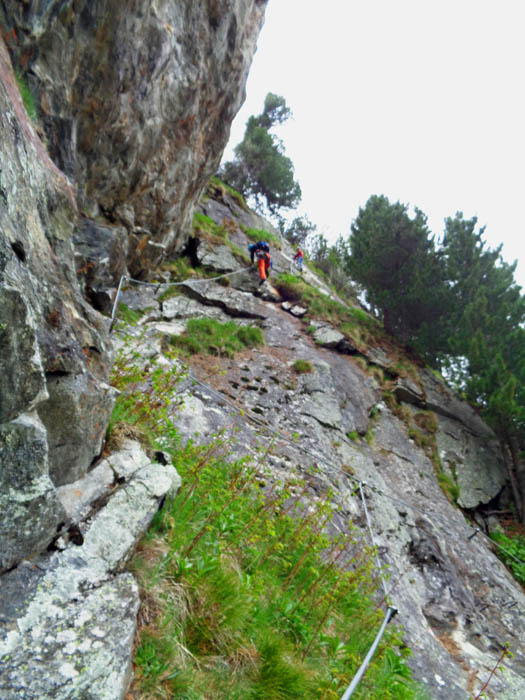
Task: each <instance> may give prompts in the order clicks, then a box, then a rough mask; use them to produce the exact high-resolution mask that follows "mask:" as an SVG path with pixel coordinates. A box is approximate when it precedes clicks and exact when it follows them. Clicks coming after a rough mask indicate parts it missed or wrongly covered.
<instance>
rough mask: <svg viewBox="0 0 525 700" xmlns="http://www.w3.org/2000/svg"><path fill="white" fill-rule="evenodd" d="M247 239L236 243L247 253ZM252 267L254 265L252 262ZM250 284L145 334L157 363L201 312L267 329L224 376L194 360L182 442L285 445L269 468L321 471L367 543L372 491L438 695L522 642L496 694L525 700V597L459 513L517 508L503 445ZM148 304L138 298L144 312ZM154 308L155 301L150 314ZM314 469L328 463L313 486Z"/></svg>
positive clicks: (449, 694) (409, 625) (394, 591)
mask: <svg viewBox="0 0 525 700" xmlns="http://www.w3.org/2000/svg"><path fill="white" fill-rule="evenodd" d="M221 206H222V205H221ZM208 207H209V205H208ZM212 210H213V208H212V207H209V211H212ZM222 213H223V212H222V211H221V214H222ZM247 242H248V241H247V239H244V240H243V239H242V236H241V233H239V232H237V234H236V245H238V246H239V247H244V246H246V245H247ZM272 252H273V251H272ZM290 254H291V251H290V250H289V249H288V247H287V245H286V243H284V242H283V243H282V250H281V251H280V252H278V253H277V254H276V255H275V257H274V261H275V267H276V271H277V272H278V271H279V269H286V267H287V265H286V263H287V260H286V258H287V257H288V256H290ZM238 265H239V269H242V266H243V265H244V262H241V261H239V263H238ZM252 277H253V275H252ZM252 277H250V274H249V273H241V274H235V275H233V274H232V275H231V279H232V280H233V279H235V280H236V281H235V287H234V286H233V285H232V286H230V287H226V288H225V287H223V286H221V285H220V284H219V282H220V280H219V282H212V281H209V280H205V279H202V280H198V279H193V280H191V281H189V282H186V283H184V284H182V285H180V287H179V291H180V292H181V295H179V296H176V297H173V298H172V299H169V300H166V301H165V302H163V303H162V305H161V306H160V309H157V310H156V311H155V313H156V314H157V315H158V314H159V313H160V315H161V316H162V317H164V321H161V322H159V318H158V317H157V318H156V319H153V320H148V318H147V315H145V316H144V317H143V318H144V322H143V323H142V321H141V326H140V336H137V342H138V343H139V345H138V346H137V347H140V343H143V340H142V338H143V337H146V338H147V339H148V340H147V346H148V352H153V353H154V354H155V353H157V354H158V355H159V358H160V356H161V355H162V347H163V345H162V343H157V344H156V345H154V343H153V339H154V338H155V336H159V334H160V335H163V334H164V333H167V334H170V333H172V332H174V331H175V332H178V333H182V332H183V331H184V326H185V324H186V322H187V320H188V318H190V317H192V316H194V317H210V318H217V319H219V320H226V319H228V318H230V319H232V320H234V321H235V322H236V323H240V324H245V323H250V324H252V325H258V326H259V327H260V328H262V329H263V331H264V334H265V339H266V346H265V347H262V348H261V347H260V348H258V349H257V350H256V351H254V352H246V353H244V354H243V356H242V359H237V358H235V359H229V358H217V357H214V358H213V363H212V364H213V367H214V369H215V371H214V372H213V373H211V374H210V372H209V366H207V369H204V368H201V364H200V363H195V365H194V367H193V368H192V370H191V374H190V376H189V377H188V379H187V381H186V383H185V385H183V387H182V389H181V391H182V396H181V399H182V400H181V402H180V404H179V405H178V406H177V408H174V409H173V420H174V421H175V422H176V423H177V425H178V427H179V430H180V433H181V435H182V436H184V438H185V439H192V440H193V441H196V442H201V443H208V442H209V440H210V436H211V435H213V434H217V433H219V434H221V439H225V440H226V444H227V446H228V454H229V455H234V456H235V457H240V456H246V455H252V456H253V457H254V458H255V457H256V456H257V455H258V454H259V448H260V446H261V445H265V446H266V447H267V445H268V436H271V442H272V448H271V449H270V450H269V454H268V455H267V458H266V463H267V466H268V467H269V468H270V469H271V470H272V472H273V473H274V474H275V476H276V478H279V479H282V478H286V476H287V475H289V474H290V473H291V472H292V471H293V470H298V471H299V472H303V473H309V474H310V476H309V477H308V478H309V483H310V495H311V496H312V497H313V498H315V497H316V496H317V495H318V494H319V493H320V492H326V489H327V488H332V489H333V490H334V493H335V496H334V498H335V499H336V501H337V502H338V503H339V505H340V506H341V511H340V514H339V515H340V518H339V517H338V519H337V522H335V521H334V523H333V526H334V527H336V528H343V527H346V523H347V522H348V521H349V520H350V521H351V522H352V523H353V524H354V525H357V526H358V527H360V528H362V532H363V537H364V538H365V541H367V542H369V537H370V533H369V530H368V527H367V520H366V517H365V512H364V506H363V503H362V500H361V498H360V494H359V490H358V489H357V486H358V485H359V484H361V486H362V490H363V495H364V497H365V499H366V503H367V508H368V512H369V516H370V520H371V527H372V532H373V536H374V539H375V542H376V545H377V548H378V553H379V558H380V561H381V564H382V565H383V566H384V567H385V571H386V570H387V567H388V577H386V578H385V585H386V588H387V593H388V597H389V599H390V600H391V601H392V604H393V605H394V606H395V607H396V608H397V609H398V610H399V618H398V619H399V621H400V623H401V624H402V625H403V630H404V639H405V641H406V643H407V645H408V646H410V647H411V648H412V650H413V656H412V659H411V662H410V663H411V665H412V668H413V670H414V674H415V677H416V678H417V679H419V680H420V681H421V682H422V683H423V684H424V685H425V687H426V689H427V692H428V693H429V697H432V698H435V699H436V700H438V699H443V700H467V699H468V698H469V697H472V696H473V695H476V693H477V692H479V691H480V689H481V687H482V686H483V684H484V683H485V681H486V680H488V678H489V676H490V674H491V671H492V670H493V668H494V666H495V664H496V662H497V659H498V657H499V655H500V653H501V650H502V648H503V645H504V644H505V642H509V643H510V645H511V647H512V649H513V651H514V652H515V655H514V658H513V659H512V660H511V661H506V662H505V666H506V668H505V671H504V673H501V674H500V673H497V674H496V676H495V677H493V678H492V679H491V682H490V686H489V691H488V692H489V697H493V698H498V700H521V698H522V696H523V687H524V686H525V655H524V653H523V649H524V648H525V646H524V645H525V631H524V629H523V625H522V624H521V621H520V620H521V617H522V616H523V614H524V613H525V596H524V595H523V591H522V590H521V588H520V586H519V585H518V584H517V583H516V582H515V581H514V579H513V578H512V577H511V576H510V574H509V573H508V572H507V570H506V569H505V567H504V566H503V565H502V564H501V562H500V561H499V560H498V559H497V558H496V556H495V554H494V552H493V551H492V548H491V546H490V543H489V541H488V540H487V538H486V537H485V535H483V534H482V533H478V534H477V535H476V529H475V528H473V526H472V525H470V524H469V522H468V520H467V519H466V518H465V516H464V514H463V512H462V511H461V510H460V509H459V508H458V505H459V506H462V507H464V508H467V509H475V508H476V507H479V506H482V505H483V504H485V503H487V502H489V501H493V499H494V498H498V497H499V498H504V497H505V476H504V474H503V471H502V469H501V461H500V456H499V453H498V449H497V443H496V442H495V440H494V435H493V433H492V432H491V430H490V429H489V428H488V427H487V426H486V425H484V424H483V422H482V421H481V420H480V419H479V416H477V415H476V413H475V412H474V411H473V410H472V409H471V408H470V407H469V406H468V405H467V404H465V403H463V402H461V401H460V400H459V399H458V398H457V397H456V396H454V394H453V393H452V392H451V391H450V390H449V389H447V388H446V387H445V385H444V384H443V383H441V382H440V381H438V380H437V379H436V378H435V377H434V376H433V375H431V374H430V373H428V372H427V371H426V370H416V369H415V370H414V374H412V375H407V376H404V377H399V376H397V375H396V374H395V373H394V370H391V374H390V375H389V374H388V372H389V371H390V370H389V368H390V367H391V365H392V364H393V361H392V359H391V358H390V356H389V352H388V350H387V349H385V348H383V347H380V346H378V347H373V346H371V347H368V348H367V349H366V351H363V354H362V356H361V357H359V354H360V353H359V351H358V350H357V349H356V348H353V349H350V347H346V346H345V343H344V339H345V338H344V334H343V333H340V332H339V331H338V330H337V329H335V328H333V327H332V326H330V325H329V324H328V323H326V321H323V320H322V319H318V318H315V317H313V318H312V317H311V316H310V313H309V311H308V310H306V311H305V315H304V318H303V320H299V319H298V318H297V317H295V316H294V315H293V314H292V313H291V308H292V307H291V306H290V307H289V306H288V305H284V308H283V305H282V304H281V303H279V302H274V301H270V300H269V301H265V300H264V299H261V298H256V297H253V296H252V298H251V301H250V292H251V294H253V293H254V292H253V287H252ZM229 278H230V277H229ZM150 294H151V292H150ZM138 300H139V296H138V295H137V296H136V297H135V303H136V304H137V305H138V306H140V304H139V302H138ZM151 303H152V302H151V297H150V296H148V295H147V294H143V304H144V307H145V308H150V307H151ZM175 322H176V324H179V325H178V329H177V328H175V326H174V325H172V324H174V323H175ZM307 329H308V330H312V329H313V333H312V334H310V333H308V332H307ZM319 330H321V331H322V332H321V333H319ZM155 348H156V349H155ZM297 360H307V361H308V363H309V365H310V371H307V372H306V373H303V374H301V373H298V372H297V371H296V369H295V365H296V361H297ZM365 360H366V361H365ZM159 361H160V360H159ZM163 361H164V362H166V361H167V360H166V358H164V359H163ZM379 367H380V368H381V370H382V372H383V373H385V375H386V376H388V377H390V379H389V386H390V387H391V391H392V394H393V395H394V396H396V397H397V400H396V402H395V406H392V407H391V408H389V407H388V406H387V405H386V403H385V401H384V400H383V389H382V387H381V386H380V383H379V379H378V377H380V376H381V373H379V374H374V370H377V372H379V370H378V369H377V368H379ZM385 400H386V399H385ZM389 405H390V404H389ZM401 409H402V410H401ZM411 416H412V418H410V417H411ZM422 419H426V420H428V421H430V423H429V424H425V423H422V425H423V426H424V425H427V430H428V431H430V432H429V433H428V434H430V433H432V435H433V439H434V440H435V447H436V449H437V451H438V453H439V456H440V458H441V464H442V469H443V471H444V473H445V474H446V475H447V476H448V478H449V480H450V482H451V483H453V484H454V486H455V488H456V489H457V504H458V505H454V504H452V503H451V501H450V500H449V498H448V497H447V495H446V493H445V492H444V491H443V489H442V488H441V486H440V482H439V481H438V478H437V477H438V475H437V474H436V465H435V464H434V463H433V462H432V461H431V459H430V458H429V452H428V450H426V449H425V446H424V443H422V444H421V446H419V443H418V442H417V441H416V440H415V439H413V437H412V435H413V433H412V432H410V431H411V425H412V424H411V423H410V420H412V421H415V425H419V424H418V423H417V421H418V420H422ZM424 430H425V428H421V431H424ZM365 436H366V439H365ZM229 437H230V438H231V441H229V440H228V438H229ZM312 465H314V466H315V467H317V471H316V472H315V475H313V476H312V474H311V467H312ZM502 502H503V503H504V501H502ZM474 535H475V536H474Z"/></svg>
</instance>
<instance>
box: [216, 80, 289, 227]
mask: <svg viewBox="0 0 525 700" xmlns="http://www.w3.org/2000/svg"><path fill="white" fill-rule="evenodd" d="M290 117H291V111H290V109H289V108H288V107H287V106H286V101H285V99H284V98H283V97H280V96H279V95H275V94H273V93H271V92H270V93H268V95H267V96H266V99H265V101H264V109H263V111H262V113H261V114H259V115H257V116H252V117H250V118H249V119H248V121H247V123H246V131H245V133H244V138H243V140H242V141H241V143H239V144H238V145H237V146H236V147H235V151H234V153H235V157H234V159H233V161H230V162H227V163H225V164H224V165H223V166H222V168H221V170H220V176H221V178H222V179H224V180H225V182H226V183H227V184H228V185H230V186H231V187H233V188H235V189H236V190H238V191H239V192H240V193H241V194H242V195H243V196H244V197H246V198H250V199H251V200H252V201H253V203H254V205H255V208H256V209H257V210H258V211H265V210H267V211H268V212H269V213H270V214H271V215H273V216H278V215H279V212H280V211H282V210H283V209H294V208H295V207H296V206H297V205H298V204H299V202H300V201H301V187H300V185H299V183H298V182H296V181H295V180H294V169H293V164H292V161H291V160H290V158H288V157H287V156H286V154H285V149H284V144H283V142H282V141H281V140H280V139H279V138H278V137H277V136H276V135H275V134H271V133H270V130H271V129H272V128H273V127H275V126H276V125H277V124H283V123H284V122H285V121H286V120H287V119H289V118H290Z"/></svg>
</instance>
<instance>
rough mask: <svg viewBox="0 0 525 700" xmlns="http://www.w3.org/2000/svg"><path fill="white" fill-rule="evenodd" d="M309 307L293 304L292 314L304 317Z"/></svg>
mask: <svg viewBox="0 0 525 700" xmlns="http://www.w3.org/2000/svg"><path fill="white" fill-rule="evenodd" d="M307 311H308V309H306V308H305V307H304V306H299V304H295V306H292V308H291V309H290V313H291V314H292V316H297V318H302V317H303V316H304V315H305V314H306V312H307Z"/></svg>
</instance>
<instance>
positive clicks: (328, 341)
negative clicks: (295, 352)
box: [313, 326, 345, 348]
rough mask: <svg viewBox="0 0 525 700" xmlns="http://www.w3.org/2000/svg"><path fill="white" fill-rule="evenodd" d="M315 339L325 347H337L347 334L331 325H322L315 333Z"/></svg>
mask: <svg viewBox="0 0 525 700" xmlns="http://www.w3.org/2000/svg"><path fill="white" fill-rule="evenodd" d="M313 339H314V340H315V342H316V343H318V344H319V345H322V346H323V347H325V348H336V347H337V346H338V345H339V343H341V342H342V341H343V340H344V339H345V336H344V335H343V334H342V333H340V332H339V331H336V330H335V328H332V327H331V326H321V327H320V328H318V329H317V330H315V331H314V333H313Z"/></svg>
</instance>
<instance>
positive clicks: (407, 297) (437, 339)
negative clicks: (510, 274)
mask: <svg viewBox="0 0 525 700" xmlns="http://www.w3.org/2000/svg"><path fill="white" fill-rule="evenodd" d="M348 242H349V250H350V255H349V257H348V258H347V263H346V264H347V267H348V271H349V273H350V274H351V276H352V277H353V278H354V279H355V280H356V281H357V282H358V283H359V284H361V285H362V286H363V287H364V289H365V291H366V298H367V301H368V302H369V303H370V305H371V306H372V307H374V309H376V311H377V312H378V315H379V316H380V318H381V319H382V320H383V323H384V326H385V329H386V330H387V332H389V333H390V334H392V335H394V336H396V337H398V338H399V339H400V340H401V341H402V342H404V343H410V344H411V345H413V346H415V347H417V349H419V350H420V352H422V353H423V354H424V355H425V356H427V357H428V359H433V358H434V357H435V356H436V353H437V352H438V351H440V350H443V349H444V347H445V342H446V341H445V339H444V337H443V336H444V332H445V327H446V325H447V323H446V316H447V314H448V312H449V307H450V304H451V296H450V290H449V289H448V288H447V286H446V285H445V284H444V282H445V273H446V270H445V265H444V261H443V259H442V258H441V257H440V256H439V255H436V253H435V248H434V238H433V237H432V236H431V234H430V231H429V229H428V227H427V218H426V216H425V215H424V214H423V212H422V211H421V210H419V209H416V210H415V213H414V215H413V216H410V215H409V212H408V207H407V206H406V205H404V204H401V203H400V202H396V203H395V204H391V203H390V202H389V200H388V198H387V197H385V196H377V195H374V196H372V197H370V199H369V200H368V202H367V203H366V205H365V206H364V207H362V208H361V209H360V210H359V213H358V215H357V217H356V219H355V221H354V223H353V224H352V229H351V235H350V238H349V241H348ZM438 328H439V333H437V332H436V330H437V329H438Z"/></svg>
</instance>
